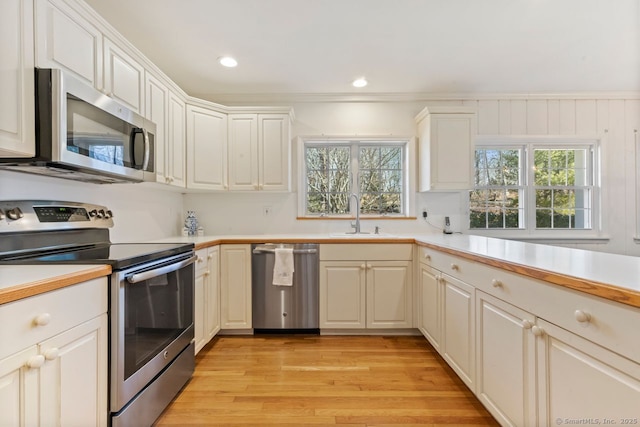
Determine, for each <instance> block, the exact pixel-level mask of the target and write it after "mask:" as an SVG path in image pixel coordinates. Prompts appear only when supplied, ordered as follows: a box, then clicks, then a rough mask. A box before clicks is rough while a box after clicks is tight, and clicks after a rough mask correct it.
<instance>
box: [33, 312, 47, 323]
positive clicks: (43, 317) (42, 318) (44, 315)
mask: <svg viewBox="0 0 640 427" xmlns="http://www.w3.org/2000/svg"><path fill="white" fill-rule="evenodd" d="M49 322H51V315H50V314H49V313H42V314H39V315H38V316H36V318H35V319H33V323H34V324H35V325H36V326H45V325H48V324H49Z"/></svg>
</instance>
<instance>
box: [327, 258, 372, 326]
mask: <svg viewBox="0 0 640 427" xmlns="http://www.w3.org/2000/svg"><path fill="white" fill-rule="evenodd" d="M366 286H367V284H366V263H365V262H364V261H321V262H320V328H330V329H331V328H365V327H366V325H367V322H366V291H367V288H366Z"/></svg>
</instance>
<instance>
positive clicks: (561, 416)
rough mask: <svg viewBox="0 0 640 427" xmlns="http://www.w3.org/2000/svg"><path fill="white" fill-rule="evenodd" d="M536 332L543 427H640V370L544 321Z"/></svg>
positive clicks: (629, 362) (540, 409)
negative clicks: (611, 426) (569, 426)
mask: <svg viewBox="0 0 640 427" xmlns="http://www.w3.org/2000/svg"><path fill="white" fill-rule="evenodd" d="M534 328H535V329H534V333H535V334H536V335H537V336H538V342H537V344H538V347H537V349H538V350H537V351H538V358H537V360H538V366H537V368H538V403H539V414H540V415H539V416H540V422H539V423H538V424H539V425H560V424H572V423H573V424H578V423H580V422H579V420H592V422H590V423H585V422H582V424H591V425H594V424H616V425H622V424H628V425H637V424H638V423H640V420H639V417H640V365H639V364H637V363H634V362H632V361H630V360H629V359H627V358H624V357H622V356H619V355H617V354H615V353H613V352H611V351H609V350H607V349H605V348H603V347H600V346H599V345H597V344H594V343H592V342H591V341H588V340H586V339H584V338H581V337H579V336H578V335H576V334H573V333H571V332H569V331H566V330H565V329H562V328H559V327H557V326H556V325H553V324H551V323H549V322H546V321H544V320H541V319H538V321H537V322H536V326H535V327H534ZM595 420H598V421H599V422H598V421H595ZM605 420H609V421H608V422H607V421H605Z"/></svg>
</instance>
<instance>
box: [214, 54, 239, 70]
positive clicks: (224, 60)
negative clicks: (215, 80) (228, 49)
mask: <svg viewBox="0 0 640 427" xmlns="http://www.w3.org/2000/svg"><path fill="white" fill-rule="evenodd" d="M218 62H219V63H220V65H222V66H223V67H228V68H233V67H235V66H237V65H238V61H236V60H235V59H234V58H232V57H230V56H221V57H220V58H218Z"/></svg>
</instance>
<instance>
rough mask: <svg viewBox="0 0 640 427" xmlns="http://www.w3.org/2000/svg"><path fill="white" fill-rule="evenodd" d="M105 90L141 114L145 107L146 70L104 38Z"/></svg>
mask: <svg viewBox="0 0 640 427" xmlns="http://www.w3.org/2000/svg"><path fill="white" fill-rule="evenodd" d="M104 55H105V67H104V89H105V92H107V94H108V95H109V96H110V97H112V98H113V99H116V100H118V101H120V102H121V103H123V104H124V105H126V106H127V107H128V108H130V109H131V110H133V111H135V112H137V113H141V112H142V111H143V105H144V68H143V67H142V65H140V64H139V63H138V62H137V61H136V60H135V59H134V58H132V57H131V56H130V55H129V54H127V53H126V52H124V51H123V50H122V49H120V48H119V47H118V46H116V45H115V44H114V43H113V42H112V41H111V40H109V39H107V38H104Z"/></svg>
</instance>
